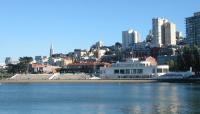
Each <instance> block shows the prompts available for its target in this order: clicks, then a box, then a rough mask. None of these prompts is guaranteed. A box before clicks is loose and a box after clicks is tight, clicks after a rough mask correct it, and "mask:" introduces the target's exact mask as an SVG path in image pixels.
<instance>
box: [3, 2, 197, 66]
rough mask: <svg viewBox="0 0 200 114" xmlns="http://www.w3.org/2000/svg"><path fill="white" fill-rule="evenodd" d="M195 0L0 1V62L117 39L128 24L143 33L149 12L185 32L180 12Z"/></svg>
mask: <svg viewBox="0 0 200 114" xmlns="http://www.w3.org/2000/svg"><path fill="white" fill-rule="evenodd" d="M199 6H200V0H0V42H1V43H0V53H1V54H0V63H2V62H4V59H5V57H7V56H10V57H13V58H15V59H17V58H18V57H20V56H35V55H49V47H50V44H51V43H53V45H54V49H55V51H56V52H59V53H67V52H70V51H73V49H74V48H82V49H88V48H89V47H90V46H91V45H92V44H93V43H95V42H96V41H99V40H101V41H103V42H104V44H105V45H112V44H114V43H115V42H121V31H123V30H127V29H129V28H133V29H135V30H138V31H139V32H140V34H141V36H142V39H144V38H145V36H146V35H147V33H148V31H149V30H150V29H151V26H152V25H151V20H152V18H153V17H165V18H167V19H168V20H170V21H171V22H174V23H175V24H176V25H177V30H179V31H182V32H183V33H185V22H184V20H185V17H188V16H192V15H193V13H194V12H197V11H200V7H199Z"/></svg>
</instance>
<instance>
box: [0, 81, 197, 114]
mask: <svg viewBox="0 0 200 114" xmlns="http://www.w3.org/2000/svg"><path fill="white" fill-rule="evenodd" d="M199 96H200V85H198V84H195V85H194V84H176V83H172V84H170V83H131V84H130V83H121V84H118V83H108V84H53V85H51V84H29V85H27V84H26V85H20V84H19V85H18V84H15V85H2V86H0V101H1V102H0V113H11V114H16V113H18V114H26V113H30V114H31V113H32V114H35V113H38V114H41V113H42V114H49V113H59V114H65V113H70V114H199V113H200V108H199V107H200V99H199ZM22 107H23V108H22ZM9 109H12V110H9Z"/></svg>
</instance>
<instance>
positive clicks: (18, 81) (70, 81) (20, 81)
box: [0, 80, 157, 83]
mask: <svg viewBox="0 0 200 114" xmlns="http://www.w3.org/2000/svg"><path fill="white" fill-rule="evenodd" d="M153 82H157V81H156V80H0V83H153Z"/></svg>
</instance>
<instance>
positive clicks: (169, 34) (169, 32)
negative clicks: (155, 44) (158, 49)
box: [164, 22, 176, 45]
mask: <svg viewBox="0 0 200 114" xmlns="http://www.w3.org/2000/svg"><path fill="white" fill-rule="evenodd" d="M164 27H165V37H164V44H165V45H176V25H175V24H174V23H169V22H168V23H166V24H165V25H164Z"/></svg>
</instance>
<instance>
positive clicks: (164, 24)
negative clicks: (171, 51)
mask: <svg viewBox="0 0 200 114" xmlns="http://www.w3.org/2000/svg"><path fill="white" fill-rule="evenodd" d="M152 35H153V38H152V47H161V46H163V45H165V46H168V45H176V25H175V24H173V23H171V22H168V20H167V19H164V18H153V19H152Z"/></svg>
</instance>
